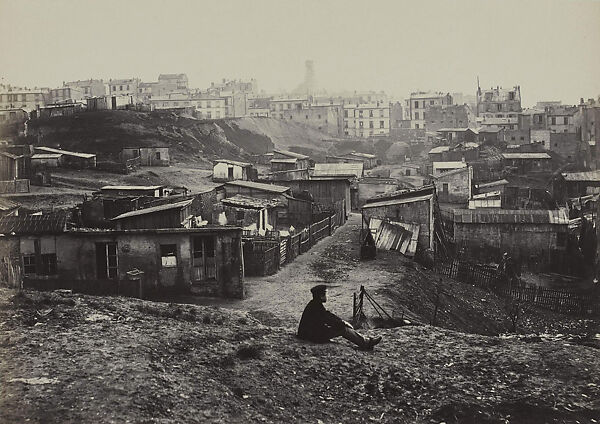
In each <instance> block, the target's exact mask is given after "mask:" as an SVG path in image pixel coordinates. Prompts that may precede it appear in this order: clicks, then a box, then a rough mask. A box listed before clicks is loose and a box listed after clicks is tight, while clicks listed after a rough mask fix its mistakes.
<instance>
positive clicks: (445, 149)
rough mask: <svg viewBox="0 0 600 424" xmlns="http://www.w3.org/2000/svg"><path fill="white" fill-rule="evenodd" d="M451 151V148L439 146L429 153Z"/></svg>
mask: <svg viewBox="0 0 600 424" xmlns="http://www.w3.org/2000/svg"><path fill="white" fill-rule="evenodd" d="M449 150H450V146H437V147H434V148H433V149H431V150H430V151H429V153H430V154H431V153H443V152H448V151H449Z"/></svg>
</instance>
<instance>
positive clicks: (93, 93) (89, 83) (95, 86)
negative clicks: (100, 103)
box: [63, 79, 106, 99]
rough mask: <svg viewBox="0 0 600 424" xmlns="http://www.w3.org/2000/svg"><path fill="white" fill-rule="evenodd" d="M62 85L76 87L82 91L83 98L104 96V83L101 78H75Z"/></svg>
mask: <svg viewBox="0 0 600 424" xmlns="http://www.w3.org/2000/svg"><path fill="white" fill-rule="evenodd" d="M63 87H69V88H73V89H78V90H80V91H81V92H82V93H83V98H85V99H87V98H90V97H101V96H106V84H104V81H103V80H95V79H89V80H82V81H80V80H77V81H69V82H64V83H63Z"/></svg>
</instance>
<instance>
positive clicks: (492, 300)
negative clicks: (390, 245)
mask: <svg viewBox="0 0 600 424" xmlns="http://www.w3.org/2000/svg"><path fill="white" fill-rule="evenodd" d="M359 228H360V216H358V215H353V216H352V217H351V219H350V220H349V221H348V223H346V224H345V225H344V226H342V227H341V228H339V229H337V230H336V232H335V233H334V235H333V236H332V237H328V238H326V239H324V240H322V241H321V242H319V243H318V244H317V245H316V246H315V247H313V249H311V250H310V251H309V252H307V253H305V254H303V255H301V256H299V257H298V258H297V259H296V260H295V261H294V262H292V263H291V264H288V265H286V266H285V267H283V269H282V270H281V271H280V272H279V273H277V274H276V275H274V276H270V277H265V278H252V279H247V289H248V290H247V291H248V297H247V298H246V299H244V300H240V301H234V300H231V301H223V300H218V299H205V298H204V299H202V298H192V299H190V298H185V299H179V300H181V301H185V302H188V304H182V303H169V302H150V301H142V300H137V299H126V298H118V297H92V296H85V295H78V294H72V293H68V292H50V293H41V292H24V293H17V292H16V291H14V290H8V289H0V422H2V423H4V422H6V423H21V422H32V423H65V422H107V423H111V422H114V423H117V422H118V423H121V422H142V423H144V422H148V423H150V422H156V423H179V422H198V423H204V422H208V423H212V422H214V423H223V422H232V423H247V422H257V423H260V422H267V423H327V424H328V423H340V422H341V423H351V422H382V423H441V422H446V423H540V424H541V423H576V422H579V423H583V422H586V423H593V422H599V421H600V374H599V373H598V371H599V370H600V349H598V346H597V345H595V344H594V343H593V340H589V339H587V338H585V337H584V335H585V334H588V335H589V334H591V333H594V331H595V332H597V328H598V327H597V324H598V323H597V321H594V320H592V319H578V318H573V317H571V318H570V317H562V316H557V315H555V314H549V313H546V312H543V311H530V312H529V315H528V316H527V317H525V318H524V319H523V323H522V328H521V329H520V333H521V334H515V335H507V334H504V333H505V332H506V326H507V325H509V323H508V321H507V317H506V312H505V310H504V309H503V304H502V300H501V299H497V298H496V297H495V296H493V295H491V294H489V293H485V292H483V291H480V290H478V289H476V288H474V287H471V286H468V285H464V284H461V283H456V282H452V281H447V280H442V281H441V283H440V281H439V278H436V277H435V276H434V275H433V274H431V273H430V271H428V270H427V269H424V268H422V267H421V266H419V265H417V264H414V263H413V262H412V261H410V260H407V259H404V258H401V257H399V256H397V255H396V254H394V253H393V252H380V253H379V254H378V258H377V259H376V260H373V261H368V262H361V261H359V260H358V250H357V249H358V247H357V244H356V239H357V233H358V229H359ZM323 281H325V282H327V283H328V284H329V285H330V290H329V301H328V303H327V305H326V306H327V307H328V309H330V310H332V311H334V312H336V313H338V314H339V315H340V316H342V317H343V318H347V319H349V318H351V311H352V292H354V291H356V290H358V288H359V287H360V285H364V286H365V287H366V289H367V291H368V292H369V293H371V294H372V296H373V298H374V299H375V300H377V302H378V303H380V304H381V305H382V306H383V307H384V309H386V310H387V311H388V312H389V313H390V314H391V315H393V316H394V317H400V316H404V318H408V319H410V320H412V321H413V322H414V323H416V324H420V325H411V326H403V327H397V328H385V329H384V328H370V329H363V330H361V331H363V332H364V333H365V334H367V335H382V336H383V337H384V340H383V342H382V343H381V344H380V345H379V346H377V347H376V348H375V350H374V351H371V352H363V351H358V350H356V349H354V348H353V346H352V345H351V344H350V343H349V342H347V341H345V340H335V341H334V342H332V343H330V344H325V345H317V344H311V343H305V342H303V341H300V340H298V339H297V338H296V337H295V336H294V334H295V329H296V326H297V322H298V319H299V316H300V315H301V313H302V309H303V308H304V305H305V304H306V302H307V301H308V300H309V298H310V292H309V288H310V287H311V286H312V285H314V284H316V283H317V282H323ZM438 285H440V286H441V287H442V288H443V291H444V293H445V295H444V296H445V298H444V299H445V300H443V302H442V305H441V307H440V311H439V312H438V316H437V318H436V319H437V322H436V324H437V325H438V327H436V326H431V325H429V324H428V323H429V322H430V320H431V318H432V310H433V298H432V294H431V291H432V289H433V288H434V287H437V286H438ZM173 300H174V299H173ZM365 313H366V314H367V316H368V317H369V318H371V321H372V323H375V321H376V320H375V319H374V318H376V317H377V315H376V313H375V311H374V310H373V309H372V308H371V307H366V309H365ZM567 332H569V333H573V334H571V336H570V337H567V335H566V334H565V333H567ZM470 333H471V334H470ZM473 333H476V334H473ZM501 333H502V334H501ZM525 333H527V334H525ZM533 333H534V334H533ZM498 334H501V335H498ZM577 334H579V335H580V336H579V337H576V335H577ZM594 334H595V333H594Z"/></svg>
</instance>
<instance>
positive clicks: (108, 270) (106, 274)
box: [96, 242, 118, 280]
mask: <svg viewBox="0 0 600 424" xmlns="http://www.w3.org/2000/svg"><path fill="white" fill-rule="evenodd" d="M96 276H97V277H98V279H111V280H112V279H116V278H117V276H118V258H117V243H114V242H108V243H96Z"/></svg>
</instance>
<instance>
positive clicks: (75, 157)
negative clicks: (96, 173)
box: [34, 146, 96, 169]
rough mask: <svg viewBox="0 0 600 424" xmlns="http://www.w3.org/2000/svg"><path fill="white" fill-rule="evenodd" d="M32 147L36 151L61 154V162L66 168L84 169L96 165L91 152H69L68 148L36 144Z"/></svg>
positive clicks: (94, 156)
mask: <svg viewBox="0 0 600 424" xmlns="http://www.w3.org/2000/svg"><path fill="white" fill-rule="evenodd" d="M34 149H35V151H36V152H38V153H58V154H61V155H63V158H62V161H63V164H64V166H66V167H68V168H77V169H85V168H95V167H96V155H95V154H93V153H80V152H71V151H69V150H62V149H54V148H52V147H44V146H36V147H34Z"/></svg>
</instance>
